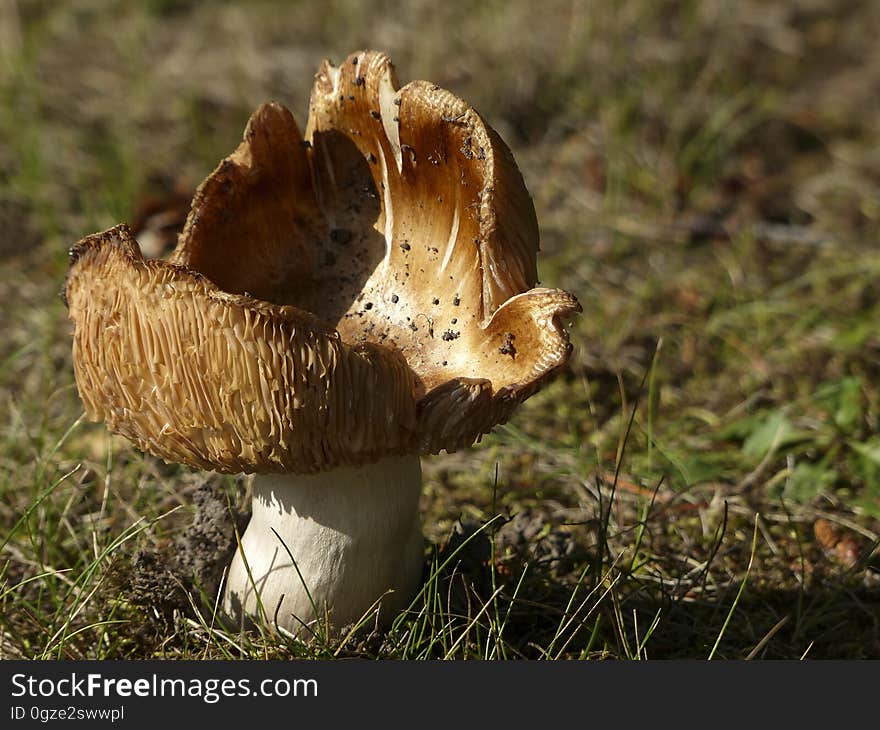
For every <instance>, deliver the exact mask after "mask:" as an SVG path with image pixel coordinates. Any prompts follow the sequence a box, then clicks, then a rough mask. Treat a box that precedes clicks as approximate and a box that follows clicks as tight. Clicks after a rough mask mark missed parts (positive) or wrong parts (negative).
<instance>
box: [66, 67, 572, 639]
mask: <svg viewBox="0 0 880 730" xmlns="http://www.w3.org/2000/svg"><path fill="white" fill-rule="evenodd" d="M537 251H538V227H537V222H536V219H535V212H534V207H533V205H532V201H531V198H530V197H529V194H528V192H527V190H526V188H525V185H524V183H523V180H522V176H521V175H520V172H519V170H518V168H517V166H516V163H515V162H514V160H513V157H512V155H511V153H510V150H509V149H508V148H507V147H506V146H505V144H504V142H503V141H502V140H501V139H500V137H499V136H498V134H497V133H496V132H495V131H494V130H492V129H491V128H490V127H489V126H488V125H487V124H486V123H485V122H484V121H483V120H482V118H481V117H480V116H479V115H478V114H477V113H476V112H475V111H474V110H473V109H472V108H471V107H470V106H468V105H467V104H466V103H465V102H463V101H461V100H460V99H458V98H456V97H455V96H453V95H452V94H451V93H449V92H448V91H444V90H442V89H440V88H439V87H437V86H435V85H433V84H430V83H427V82H424V81H415V82H412V83H409V84H407V85H406V86H404V87H403V88H398V84H397V80H396V77H395V73H394V68H393V66H392V64H391V62H390V61H389V59H388V58H387V57H386V56H385V55H383V54H381V53H377V52H372V51H371V52H358V53H354V54H352V55H351V56H349V58H348V59H346V61H345V62H344V63H343V64H342V65H340V66H338V67H334V66H333V65H331V64H330V63H329V62H327V61H325V62H324V63H323V65H322V66H321V68H320V70H319V72H318V74H317V76H316V81H315V86H314V89H313V91H312V95H311V103H310V112H309V121H308V126H307V129H306V134H305V138H304V139H303V137H302V135H301V133H300V131H299V129H298V127H297V124H296V122H295V121H294V119H293V116H292V115H291V114H290V112H289V111H288V110H287V109H285V108H284V107H283V106H281V105H279V104H277V103H267V104H264V105H263V106H261V107H260V108H259V109H257V111H256V112H255V113H254V114H253V115H252V116H251V118H250V120H249V121H248V124H247V128H246V130H245V133H244V141H243V142H242V144H241V145H240V146H239V147H238V149H237V150H236V151H235V152H234V153H233V154H232V155H230V156H229V157H227V158H226V159H225V160H223V161H222V162H221V163H220V165H219V166H218V167H217V168H216V170H214V172H213V173H212V174H211V175H210V176H209V177H208V178H207V179H206V180H205V181H204V182H203V183H202V185H201V186H200V187H199V189H198V190H197V192H196V194H195V198H194V200H193V202H192V208H191V211H190V214H189V217H188V219H187V223H186V226H185V228H184V230H183V233H182V234H181V235H180V238H179V240H178V244H177V247H176V249H175V251H174V252H173V253H172V255H171V256H170V258H169V259H167V260H145V259H144V258H143V257H142V255H141V253H140V251H139V250H138V247H137V245H136V243H135V241H134V239H133V238H132V235H131V233H130V231H129V229H128V228H127V227H126V226H125V225H120V226H116V227H115V228H111V229H110V230H107V231H105V232H103V233H97V234H95V235H92V236H89V237H87V238H85V239H83V240H82V241H80V242H79V243H78V244H76V246H74V247H73V249H72V250H71V264H70V269H69V272H68V276H67V280H66V283H65V292H64V294H65V300H66V302H67V305H68V308H69V313H70V318H71V319H72V320H73V322H74V334H73V363H74V369H75V375H76V382H77V386H78V389H79V393H80V396H81V398H82V401H83V404H84V407H85V411H86V414H87V415H88V417H89V418H90V419H91V420H95V421H104V422H105V423H106V424H107V426H108V427H109V428H110V430H112V431H114V432H116V433H119V434H122V435H124V436H126V437H127V438H128V439H130V440H131V441H132V442H133V443H134V444H135V445H136V446H137V447H139V448H140V449H142V450H144V451H147V452H149V453H151V454H154V455H156V456H158V457H161V458H163V459H165V460H166V461H168V462H178V463H183V464H188V465H190V466H192V467H196V468H199V469H206V470H214V471H217V472H223V473H238V472H246V473H253V474H255V476H254V479H253V512H252V517H251V520H250V523H249V525H248V527H247V529H246V531H245V533H244V535H243V537H242V538H241V541H240V546H239V549H238V550H237V552H236V556H235V558H234V559H233V561H232V564H231V565H230V567H229V571H228V575H227V578H226V584H225V592H224V598H223V605H224V607H225V609H226V611H227V612H228V613H230V614H232V615H233V616H236V617H237V618H239V619H241V620H245V619H248V620H250V619H253V620H268V621H275V622H277V624H278V625H280V626H282V627H284V628H286V629H288V630H290V631H292V632H297V631H298V630H300V628H301V626H302V625H303V624H307V623H308V622H310V621H312V620H314V619H316V618H318V617H323V616H329V618H330V621H331V622H332V624H333V625H335V626H337V627H339V626H343V625H345V624H346V623H349V622H351V621H355V620H358V619H359V618H361V617H362V616H363V615H364V614H365V613H366V612H368V611H370V610H371V608H375V607H376V606H379V607H380V611H381V613H380V619H383V620H387V618H389V617H392V616H393V615H394V614H395V613H396V612H398V611H399V610H401V609H402V608H404V607H405V606H406V605H407V604H408V603H409V601H410V600H411V599H412V596H413V594H414V593H415V591H416V590H417V588H418V585H419V583H420V580H421V575H422V564H423V538H422V532H421V526H420V521H419V511H418V507H419V495H420V491H421V468H420V462H419V456H420V454H437V453H439V452H441V451H444V450H445V451H447V452H451V451H455V450H457V449H462V448H465V447H468V446H470V445H471V444H473V443H474V442H475V441H479V439H480V438H481V436H482V435H483V434H485V433H487V432H489V431H490V430H491V429H492V428H493V427H494V426H495V425H497V424H499V423H503V422H504V421H506V420H507V418H508V417H509V416H510V415H511V413H512V412H513V410H514V409H515V408H516V406H517V405H518V404H519V403H521V402H522V401H523V400H524V399H526V398H527V397H529V396H530V395H532V394H533V393H535V392H536V391H537V390H538V388H539V387H540V386H541V385H542V384H544V383H545V382H546V381H547V379H548V378H549V377H550V376H551V375H552V374H553V373H555V372H556V371H558V370H559V369H560V367H562V366H563V365H564V363H565V362H566V360H567V358H568V356H569V354H570V351H571V345H570V344H569V341H568V336H567V333H566V331H565V329H564V327H563V324H562V320H563V318H565V317H567V316H569V315H572V314H574V313H576V312H579V311H580V305H579V304H578V303H577V300H576V299H575V298H574V297H573V296H571V295H570V294H568V293H566V292H564V291H560V290H557V289H548V288H535V285H536V274H537V272H536V254H537Z"/></svg>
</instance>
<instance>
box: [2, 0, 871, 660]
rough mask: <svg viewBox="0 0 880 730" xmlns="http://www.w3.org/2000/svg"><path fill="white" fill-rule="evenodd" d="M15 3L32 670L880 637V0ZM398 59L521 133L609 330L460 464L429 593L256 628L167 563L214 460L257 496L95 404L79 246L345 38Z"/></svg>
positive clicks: (5, 234) (11, 226) (558, 278)
mask: <svg viewBox="0 0 880 730" xmlns="http://www.w3.org/2000/svg"><path fill="white" fill-rule="evenodd" d="M2 7H3V8H4V9H3V11H2V12H3V13H5V15H3V16H0V31H2V33H3V35H2V37H0V333H2V337H0V656H2V657H6V658H12V657H29V658H56V657H58V658H144V657H174V658H184V657H186V658H241V657H254V658H258V657H265V658H269V657H287V656H302V657H335V656H346V657H350V656H357V657H383V658H386V657H397V658H412V659H418V658H483V659H516V658H523V657H525V658H533V659H557V658H620V659H644V658H670V657H692V658H708V657H710V656H711V657H712V658H717V659H720V658H745V657H748V658H780V657H783V658H800V657H807V658H831V657H837V658H862V657H874V658H876V657H878V656H880V627H878V620H877V616H878V615H880V576H878V557H877V544H878V535H880V334H878V333H880V327H878V322H880V284H878V282H880V249H878V247H877V242H878V241H877V239H878V230H880V226H878V221H880V174H878V170H880V155H878V152H877V145H876V139H877V133H878V130H880V105H878V102H877V98H876V94H873V93H872V91H871V90H872V89H876V88H877V85H878V83H880V54H878V52H877V44H876V38H875V37H874V36H873V35H872V32H871V28H872V26H873V27H876V23H877V21H878V20H880V17H878V15H880V10H878V7H877V5H876V4H875V3H869V2H864V3H842V2H841V3H828V4H827V6H826V5H822V4H815V3H797V2H783V3H774V4H772V8H771V7H770V6H768V5H767V4H766V3H762V2H758V1H757V0H754V2H752V1H747V2H738V3H732V2H723V1H722V0H717V1H707V2H683V3H682V2H675V3H673V2H659V3H658V2H649V1H648V0H632V1H630V2H623V3H618V2H610V1H609V2H593V3H586V2H584V3H582V2H578V1H577V0H574V1H571V0H570V1H568V2H561V1H560V2H551V3H549V5H547V7H546V9H545V10H544V11H542V13H541V14H540V16H539V17H536V16H535V15H534V13H533V11H532V6H531V5H530V4H528V3H500V2H493V3H486V4H482V5H481V6H480V8H479V9H471V7H470V5H468V4H464V3H458V2H452V3H445V4H441V5H437V4H433V5H430V4H421V3H414V4H412V5H411V6H410V7H409V8H408V9H407V11H406V12H402V13H401V12H398V10H397V9H396V6H395V5H394V4H391V3H388V4H382V3H380V4H378V5H376V4H370V6H369V7H367V6H365V5H364V4H361V5H357V4H353V3H349V2H341V1H340V2H334V3H330V4H309V3H299V4H295V5H294V6H293V7H289V6H288V4H283V5H281V4H278V5H276V4H273V3H268V2H258V3H248V4H247V7H245V6H244V4H243V3H237V2H225V3H198V2H186V3H168V2H151V3H134V2H128V1H116V2H107V3H95V2H88V1H86V0H78V1H77V2H71V3H64V4H56V3H49V2H40V1H27V2H25V1H23V0H19V2H11V3H6V4H5V5H3V6H2ZM7 16H8V17H7ZM434 29H436V31H435V30H434ZM441 31H442V32H441ZM363 47H378V48H381V49H383V50H387V51H388V52H389V53H390V55H391V56H392V58H393V59H394V60H395V62H396V65H397V68H398V71H399V74H400V76H401V80H403V81H405V80H408V79H411V78H428V79H430V80H432V81H434V82H436V83H438V84H440V85H442V86H444V87H446V88H449V89H451V90H453V91H454V92H456V93H457V94H459V95H460V96H462V97H463V98H465V99H466V100H468V101H469V102H471V103H472V104H474V106H475V107H476V108H477V109H478V110H479V111H480V112H481V113H482V114H483V115H484V116H485V117H486V119H487V120H488V121H489V122H490V123H491V124H492V125H493V126H495V127H496V129H498V130H499V132H500V133H501V134H502V136H503V137H504V138H505V140H506V141H507V142H508V143H509V144H510V146H511V147H512V149H513V151H514V153H515V155H516V157H517V160H518V162H519V163H520V167H521V169H522V170H523V174H524V176H525V179H526V183H527V185H528V187H529V189H530V191H531V193H532V195H533V198H534V201H535V206H536V209H537V213H538V219H539V222H540V225H541V235H542V249H543V250H542V253H541V257H540V259H539V270H540V275H541V281H542V283H543V284H545V285H549V286H558V287H561V288H565V289H567V290H569V291H571V292H573V293H575V294H576V295H577V296H578V297H579V299H580V301H581V302H582V304H583V306H584V314H583V315H582V316H581V317H579V318H578V319H577V320H576V321H575V322H574V324H573V332H572V340H573V342H574V345H575V348H576V349H575V353H574V356H573V358H572V361H571V363H570V366H569V367H568V368H567V369H566V371H565V372H564V373H562V374H561V375H560V376H559V377H558V378H557V379H556V380H555V381H554V382H553V383H552V384H550V385H549V386H548V387H547V388H546V389H545V390H544V391H542V392H541V393H539V394H538V395H536V396H534V397H533V398H531V399H530V400H529V401H527V402H526V403H525V404H524V405H523V406H522V407H521V408H520V410H519V411H518V412H517V414H516V416H515V417H514V418H513V419H512V421H511V422H510V423H509V424H507V425H505V426H502V427H499V428H498V429H496V431H495V432H494V433H493V434H492V435H490V436H488V437H486V438H484V440H483V442H482V443H481V444H480V445H478V446H476V447H474V448H472V449H470V450H467V451H465V452H461V453H458V454H453V455H443V456H439V457H432V458H429V459H426V460H425V464H424V470H425V476H426V478H425V482H426V483H425V490H424V497H423V503H422V513H423V521H424V525H425V532H426V536H427V538H428V545H427V547H426V568H425V571H426V572H425V575H426V581H425V584H424V588H423V590H422V592H421V593H420V594H419V596H417V597H416V599H415V600H414V602H413V605H412V606H411V608H410V610H409V611H407V612H405V613H404V614H402V615H401V616H400V617H399V618H398V619H397V620H396V621H395V622H394V624H393V626H392V627H391V628H390V629H389V630H387V631H376V630H374V629H373V626H372V623H371V617H369V616H367V617H365V619H364V621H363V622H362V625H361V626H359V627H356V628H351V629H350V630H346V631H345V632H344V633H343V634H342V635H341V636H339V635H335V636H334V635H332V634H330V633H329V632H326V631H323V632H318V635H316V636H315V637H312V638H311V639H306V640H303V639H297V638H293V637H291V636H285V635H283V634H281V633H279V632H278V631H275V630H272V629H271V628H269V629H263V630H262V631H258V632H252V633H249V634H244V635H240V634H238V633H229V632H227V631H225V630H224V629H223V628H222V626H221V625H220V623H218V621H217V620H216V619H215V618H214V617H213V616H212V611H211V596H199V595H198V594H197V592H196V593H195V594H194V595H193V596H192V600H191V602H190V601H189V599H186V600H185V601H183V602H181V603H180V604H179V605H177V606H176V607H174V608H173V609H171V608H168V607H163V606H144V605H141V604H139V603H137V602H136V601H134V600H133V598H132V590H131V584H132V580H133V578H132V576H133V574H134V572H135V564H134V560H135V556H136V555H137V554H138V551H139V550H156V551H159V552H160V553H161V551H162V550H167V549H168V545H169V544H170V543H171V542H172V541H173V540H174V538H175V537H176V536H177V535H179V534H180V533H181V531H182V530H184V528H185V526H186V524H187V522H188V520H189V519H190V517H191V515H192V512H193V501H192V498H193V494H194V493H195V491H196V490H197V489H198V488H199V487H200V486H201V485H202V484H203V483H204V482H206V481H208V482H209V483H210V484H211V485H213V486H214V487H216V488H217V489H218V490H220V492H221V493H222V494H224V495H226V496H227V497H228V498H229V500H230V502H231V504H233V505H234V506H236V507H244V506H246V505H245V495H246V490H245V486H246V482H245V480H243V479H233V478H227V477H217V476H206V475H204V474H199V473H195V472H192V471H190V470H187V469H185V468H182V467H174V466H168V465H165V464H163V463H161V462H159V461H157V460H155V459H153V458H151V457H149V456H145V455H143V454H141V453H139V452H137V451H136V450H135V449H134V448H133V447H131V446H129V445H128V444H127V443H126V442H125V441H123V440H120V439H117V438H114V437H110V436H109V435H108V434H107V433H106V430H105V429H104V427H103V426H101V425H99V424H98V425H96V424H89V423H86V422H84V421H83V419H82V408H81V405H80V402H79V400H78V397H77V394H76V389H75V385H74V381H73V371H72V366H71V359H70V325H69V323H68V322H67V320H66V312H65V310H64V307H63V305H62V303H61V302H60V300H59V298H58V292H59V291H60V288H61V285H62V282H63V279H64V275H65V271H66V266H67V260H66V254H65V252H66V249H67V248H68V247H69V246H70V245H71V244H73V243H74V242H75V241H76V240H78V239H79V238H81V237H82V236H84V235H86V234H88V233H91V232H93V231H96V230H99V229H102V228H106V227H109V226H110V225H113V224H114V223H116V222H118V221H120V220H127V219H130V217H131V215H132V212H133V210H134V208H135V207H136V205H137V203H138V202H139V201H140V200H142V199H143V198H144V196H146V195H148V194H151V193H154V192H156V191H157V190H163V189H168V188H170V187H172V186H174V185H175V184H182V185H184V186H187V185H188V186H192V185H195V184H196V183H197V182H198V180H200V179H201V178H202V177H203V176H204V175H206V174H207V173H208V172H209V171H210V170H211V169H212V168H213V166H214V165H215V164H216V162H217V161H218V160H219V159H220V158H221V157H222V156H223V155H225V154H226V153H228V152H229V151H231V150H232V149H233V148H234V147H235V145H236V144H237V142H238V140H239V139H240V135H241V130H242V128H243V125H244V122H245V120H246V118H247V115H248V113H249V111H250V110H251V109H253V108H254V107H255V106H256V105H257V104H258V103H260V102H261V101H263V100H265V99H268V98H274V99H278V100H280V101H282V102H284V103H285V104H287V105H288V106H289V107H290V108H291V109H293V110H294V112H295V113H296V115H297V118H298V120H299V121H300V123H301V124H304V122H305V110H306V105H307V98H308V91H309V88H310V86H311V83H312V78H313V75H314V72H315V70H316V69H317V66H318V63H319V61H320V60H321V59H322V58H324V57H331V58H333V59H335V60H337V61H338V60H339V59H340V58H343V57H344V56H345V55H346V54H347V53H348V52H350V51H353V50H355V49H357V48H363ZM661 343H662V344H661ZM517 515H519V516H520V519H522V520H523V521H522V524H525V525H529V524H534V525H540V529H536V530H531V531H528V530H526V531H525V532H521V533H516V534H520V535H521V539H520V540H519V542H517V540H516V539H513V537H516V534H514V533H515V529H514V528H516V529H518V528H517V527H516V526H517V525H519V524H520V523H516V522H515V523H513V524H512V526H508V527H506V528H505V526H504V523H506V522H507V521H508V520H509V519H511V518H516V516H517ZM505 529H506V530H507V532H505ZM512 531H513V532H512ZM829 531H830V532H829ZM512 534H513V537H511V535H512ZM817 535H818V537H817ZM829 535H830V537H829ZM468 536H470V540H469V541H466V538H467V537H468Z"/></svg>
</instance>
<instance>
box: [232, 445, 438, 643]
mask: <svg viewBox="0 0 880 730" xmlns="http://www.w3.org/2000/svg"><path fill="white" fill-rule="evenodd" d="M421 487H422V470H421V465H420V463H419V457H418V456H405V457H394V458H386V459H383V460H382V461H379V462H377V463H375V464H370V465H367V466H364V467H358V468H339V469H333V470H332V471H328V472H323V473H320V474H284V475H275V474H270V475H260V474H258V475H257V476H255V477H254V482H253V508H252V514H251V521H250V523H248V526H247V529H246V530H245V533H244V535H243V536H242V538H241V546H240V548H239V549H238V550H236V553H235V557H234V558H233V560H232V564H231V565H230V567H229V573H228V576H227V578H226V588H225V592H224V599H223V600H224V609H225V611H226V612H227V613H228V614H229V615H231V616H232V617H234V618H235V619H236V620H237V621H239V622H241V623H242V624H249V623H253V622H256V623H268V624H270V625H276V624H277V625H278V626H280V627H282V628H284V629H286V630H288V631H290V632H292V633H294V634H303V633H307V632H304V631H303V629H304V627H305V626H307V625H309V624H310V623H312V622H313V621H315V619H316V618H317V619H321V620H322V619H323V618H324V617H325V616H329V619H330V623H331V624H332V625H333V626H334V627H336V628H337V629H338V628H341V627H343V626H345V625H346V624H350V623H352V622H355V621H358V620H360V619H361V618H363V617H364V616H365V615H366V614H368V613H369V612H370V609H371V608H375V606H377V605H379V603H378V602H379V601H380V599H381V608H380V613H379V620H380V622H383V623H387V622H388V621H390V619H392V618H393V617H394V616H395V615H396V614H397V613H398V612H400V611H401V610H402V609H404V608H406V607H407V606H408V605H409V602H410V601H411V600H412V597H413V595H414V593H415V591H416V589H417V588H418V586H419V583H420V581H421V577H422V564H423V551H422V548H423V538H422V530H421V525H420V522H419V495H420V493H421ZM276 533H277V534H276ZM291 556H292V557H293V560H291ZM294 561H295V563H296V564H295V565H294ZM258 594H259V599H260V600H259V601H258V600H257V596H258ZM260 604H262V608H260Z"/></svg>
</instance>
